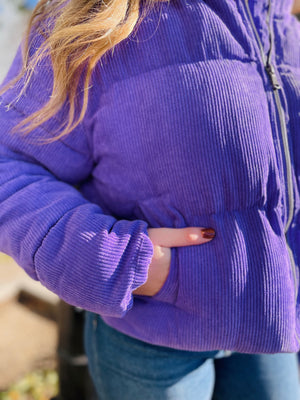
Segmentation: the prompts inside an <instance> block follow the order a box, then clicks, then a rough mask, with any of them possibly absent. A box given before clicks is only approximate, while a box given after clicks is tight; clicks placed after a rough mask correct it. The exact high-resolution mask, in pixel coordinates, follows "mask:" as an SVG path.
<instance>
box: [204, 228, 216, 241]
mask: <svg viewBox="0 0 300 400" xmlns="http://www.w3.org/2000/svg"><path fill="white" fill-rule="evenodd" d="M201 232H202V237H203V239H213V238H214V237H215V236H216V232H215V231H214V229H212V228H205V229H202V230H201Z"/></svg>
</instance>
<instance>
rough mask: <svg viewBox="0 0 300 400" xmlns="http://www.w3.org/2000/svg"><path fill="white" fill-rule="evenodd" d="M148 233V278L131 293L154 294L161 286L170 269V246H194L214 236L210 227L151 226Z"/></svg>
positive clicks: (208, 240)
mask: <svg viewBox="0 0 300 400" xmlns="http://www.w3.org/2000/svg"><path fill="white" fill-rule="evenodd" d="M148 235H149V238H150V240H151V241H152V243H153V247H154V253H153V257H152V260H151V263H150V265H149V270H148V279H147V281H146V282H145V283H144V284H143V285H142V286H140V287H138V288H137V289H136V290H135V291H134V292H133V294H137V295H142V296H154V295H155V294H157V293H158V292H159V291H160V289H161V288H162V287H163V285H164V283H165V281H166V280H167V277H168V275H169V271H170V265H171V247H182V246H194V245H199V244H204V243H207V242H210V241H211V240H212V239H213V238H214V237H215V231H214V230H213V229H211V228H196V227H192V228H181V229H174V228H151V229H148Z"/></svg>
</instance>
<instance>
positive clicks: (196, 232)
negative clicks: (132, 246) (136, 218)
mask: <svg viewBox="0 0 300 400" xmlns="http://www.w3.org/2000/svg"><path fill="white" fill-rule="evenodd" d="M148 235H149V237H150V239H151V241H152V243H153V244H156V245H159V246H163V247H182V246H191V245H197V244H202V243H207V242H209V241H211V240H212V239H213V238H214V237H215V231H214V230H213V229H212V228H198V227H190V228H180V229H175V228H151V229H148Z"/></svg>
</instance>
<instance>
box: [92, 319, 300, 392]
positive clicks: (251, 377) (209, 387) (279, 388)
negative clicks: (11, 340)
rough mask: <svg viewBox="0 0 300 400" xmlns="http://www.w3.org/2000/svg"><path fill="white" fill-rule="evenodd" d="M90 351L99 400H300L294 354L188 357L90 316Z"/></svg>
mask: <svg viewBox="0 0 300 400" xmlns="http://www.w3.org/2000/svg"><path fill="white" fill-rule="evenodd" d="M85 348H86V353H87V356H88V360H89V369H90V373H91V376H92V379H93V381H94V385H95V387H96V390H97V393H98V397H99V400H132V399H137V400H196V399H197V400H252V399H253V400H299V399H300V391H299V380H298V367H297V357H296V355H295V354H274V355H268V354H261V355H248V354H238V353H234V354H232V355H230V356H229V357H226V356H225V355H226V354H225V353H223V352H218V351H215V352H189V351H181V350H174V349H169V348H166V347H160V346H154V345H151V344H148V343H144V342H141V341H139V340H136V339H133V338H131V337H129V336H127V335H124V334H122V333H120V332H118V331H116V330H114V329H112V328H110V327H109V326H107V325H106V324H105V323H104V322H103V321H102V319H101V317H99V316H97V315H96V314H93V313H89V312H87V313H86V322H85Z"/></svg>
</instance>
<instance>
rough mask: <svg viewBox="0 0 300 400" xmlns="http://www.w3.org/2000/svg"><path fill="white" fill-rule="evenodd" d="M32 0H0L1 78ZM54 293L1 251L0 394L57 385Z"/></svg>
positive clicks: (44, 394)
mask: <svg viewBox="0 0 300 400" xmlns="http://www.w3.org/2000/svg"><path fill="white" fill-rule="evenodd" d="M34 5H35V0H0V81H2V80H3V78H4V77H5V74H6V72H7V70H8V68H9V65H10V64H11V62H12V60H13V58H14V55H15V52H16V50H17V47H18V45H19V43H20V41H21V38H22V34H23V32H24V30H25V29H26V23H27V21H28V18H29V16H30V13H31V9H32V8H33V7H34ZM58 304H59V302H58V298H57V297H56V296H55V295H54V294H52V293H50V292H49V291H48V290H46V289H45V288H44V287H42V286H41V285H40V283H39V282H34V281H32V280H31V279H30V278H29V277H28V276H27V275H26V274H25V272H24V271H23V270H22V269H21V268H20V267H18V266H17V265H16V264H15V263H14V262H13V261H12V260H11V259H10V258H9V257H7V256H6V255H4V254H2V253H0V399H1V400H8V399H9V400H48V399H50V398H52V397H53V396H54V395H56V393H57V391H58V376H57V371H56V370H57V360H56V347H57V339H58V330H57V322H56V321H57V309H58Z"/></svg>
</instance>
